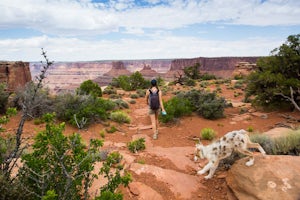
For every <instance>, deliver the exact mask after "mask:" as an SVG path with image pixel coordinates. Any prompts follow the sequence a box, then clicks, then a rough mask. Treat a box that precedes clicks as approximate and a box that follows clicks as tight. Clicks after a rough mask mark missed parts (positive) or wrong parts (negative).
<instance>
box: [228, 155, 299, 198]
mask: <svg viewBox="0 0 300 200" xmlns="http://www.w3.org/2000/svg"><path fill="white" fill-rule="evenodd" d="M246 159H247V158H244V159H241V160H239V161H237V162H236V163H235V164H234V165H233V166H232V168H231V169H230V171H229V173H228V176H227V178H226V181H227V184H228V186H229V187H230V188H231V190H232V191H233V193H234V195H235V196H236V197H237V199H247V200H257V199H260V200H269V199H285V200H296V199H300V192H299V191H300V157H299V156H271V155H268V156H267V157H266V158H263V157H260V156H256V157H255V163H254V165H253V166H251V167H248V166H246V165H245V162H246Z"/></svg>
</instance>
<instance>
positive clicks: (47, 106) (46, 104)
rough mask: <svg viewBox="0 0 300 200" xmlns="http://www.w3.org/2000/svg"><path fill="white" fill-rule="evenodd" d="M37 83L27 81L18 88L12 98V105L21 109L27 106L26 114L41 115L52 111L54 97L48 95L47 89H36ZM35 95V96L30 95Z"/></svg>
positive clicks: (34, 116) (36, 116) (35, 116)
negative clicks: (23, 85)
mask: <svg viewBox="0 0 300 200" xmlns="http://www.w3.org/2000/svg"><path fill="white" fill-rule="evenodd" d="M36 88H37V84H35V83H33V82H28V83H27V84H26V85H25V87H24V88H18V89H17V91H16V95H15V96H14V98H13V100H12V106H13V107H16V108H18V109H21V108H22V107H23V106H25V107H26V108H28V116H30V117H33V118H38V117H42V116H43V115H44V114H46V113H51V112H53V111H54V109H55V107H54V99H53V98H51V97H50V95H49V90H48V89H42V88H40V89H39V90H36ZM34 95H35V98H34V99H32V97H33V96H34Z"/></svg>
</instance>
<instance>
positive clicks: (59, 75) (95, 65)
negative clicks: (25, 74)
mask: <svg viewBox="0 0 300 200" xmlns="http://www.w3.org/2000/svg"><path fill="white" fill-rule="evenodd" d="M41 67H42V64H41V63H30V69H31V72H32V76H36V75H38V74H39V72H40V69H41ZM111 68H112V66H111V62H110V61H94V62H57V63H54V64H53V65H51V66H50V68H49V69H48V71H47V76H46V79H45V85H46V86H47V87H48V88H49V89H50V91H51V92H52V93H59V92H66V91H67V92H68V91H74V89H76V88H78V87H79V86H80V84H81V83H82V82H84V81H86V80H94V79H96V78H98V77H100V76H102V75H103V74H104V73H106V72H108V71H109V70H110V69H111ZM110 81H111V78H109V77H108V78H106V79H105V82H104V83H109V82H110Z"/></svg>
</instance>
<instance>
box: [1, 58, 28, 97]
mask: <svg viewBox="0 0 300 200" xmlns="http://www.w3.org/2000/svg"><path fill="white" fill-rule="evenodd" d="M29 81H31V73H30V68H29V63H28V62H20V61H19V62H8V61H0V83H5V84H7V88H8V91H11V92H13V91H15V90H16V89H18V87H23V86H24V85H25V84H26V83H27V82H29Z"/></svg>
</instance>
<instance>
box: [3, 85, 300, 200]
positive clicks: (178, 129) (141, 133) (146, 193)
mask: <svg viewBox="0 0 300 200" xmlns="http://www.w3.org/2000/svg"><path fill="white" fill-rule="evenodd" d="M182 89H183V88H177V86H175V90H182ZM127 95H128V94H127ZM128 96H129V95H128ZM171 96H172V95H171V94H168V95H165V96H164V97H163V98H164V100H166V99H168V98H170V97H171ZM222 96H224V97H225V98H227V99H231V101H232V102H233V104H234V107H233V108H227V109H226V110H225V116H226V117H225V118H222V119H218V120H213V121H212V120H206V119H203V118H202V117H199V116H197V115H195V114H193V115H191V116H187V117H183V118H181V119H180V120H178V121H177V123H175V124H172V125H165V124H161V125H160V128H159V137H158V140H153V139H152V130H151V129H150V127H151V126H150V124H151V122H150V118H149V116H148V114H147V113H148V109H147V105H146V103H145V99H144V98H139V99H136V103H135V104H129V106H130V108H129V109H128V110H126V112H128V114H129V115H130V117H131V119H132V122H131V124H130V125H128V124H116V123H114V122H110V126H112V125H114V126H116V127H117V129H118V130H119V131H117V132H115V133H111V134H109V133H106V134H105V138H104V140H105V146H104V147H103V148H107V149H110V150H118V151H120V152H121V154H122V155H123V156H124V160H125V166H126V169H127V170H129V171H130V173H131V174H132V176H133V182H132V183H131V184H130V185H129V188H121V190H122V192H123V193H124V199H125V200H131V199H132V200H141V199H144V200H148V199H149V200H150V199H155V200H159V199H173V200H181V199H229V197H230V193H229V190H228V187H227V185H226V181H225V177H226V171H221V170H218V171H217V172H216V175H215V177H214V178H213V179H211V180H208V181H206V180H204V179H203V177H204V176H198V175H196V171H197V170H198V169H199V168H200V167H202V166H203V165H204V164H205V160H202V161H200V162H199V163H194V162H193V151H194V146H195V141H193V140H191V138H193V137H199V136H200V131H201V129H203V128H212V129H214V130H215V131H216V132H217V133H218V137H221V136H222V135H224V134H226V133H227V132H229V131H232V130H237V129H246V130H247V129H249V128H252V129H253V131H254V132H259V133H263V132H265V131H267V130H269V129H271V128H272V127H274V126H275V125H276V124H279V123H281V124H288V122H287V120H286V119H284V118H283V117H282V116H281V114H287V115H292V116H295V117H296V118H298V119H300V114H299V113H292V112H271V113H264V112H258V111H255V110H254V109H253V108H252V107H251V106H250V105H249V104H244V103H242V102H241V100H242V97H241V96H239V97H234V91H233V90H226V88H224V87H223V86H222ZM125 97H127V96H125ZM127 98H128V97H127ZM249 106H250V107H249ZM243 108H247V109H245V110H247V112H246V113H244V114H242V113H241V110H242V109H243ZM251 109H252V110H251ZM250 111H251V112H250ZM19 119H20V116H15V117H13V118H12V119H11V121H10V123H8V124H6V125H5V126H4V127H5V128H6V129H7V130H8V131H9V132H14V131H15V130H16V128H17V124H18V120H19ZM289 125H291V126H299V123H298V124H290V123H289ZM106 128H107V126H104V125H103V124H94V125H91V126H90V127H89V128H88V129H87V130H80V131H79V130H78V129H76V128H74V127H70V126H68V125H67V126H66V130H65V134H71V133H73V132H79V133H80V134H81V135H82V137H83V138H84V139H85V140H86V141H88V140H89V139H91V138H98V139H102V138H101V136H100V134H99V133H100V131H101V130H103V129H106ZM43 129H44V125H34V123H33V121H28V122H26V123H25V127H24V135H23V136H24V137H33V136H34V135H35V134H36V133H37V132H38V131H39V130H43ZM140 137H144V138H145V139H146V149H145V150H144V151H141V152H139V153H137V154H133V153H130V152H129V150H128V149H127V147H126V144H127V143H128V142H130V141H132V140H135V139H137V138H140ZM204 143H208V141H204ZM98 167H99V166H98ZM100 184H103V182H101V180H97V181H96V182H95V183H94V185H93V187H92V193H95V192H97V191H98V189H99V187H100Z"/></svg>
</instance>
